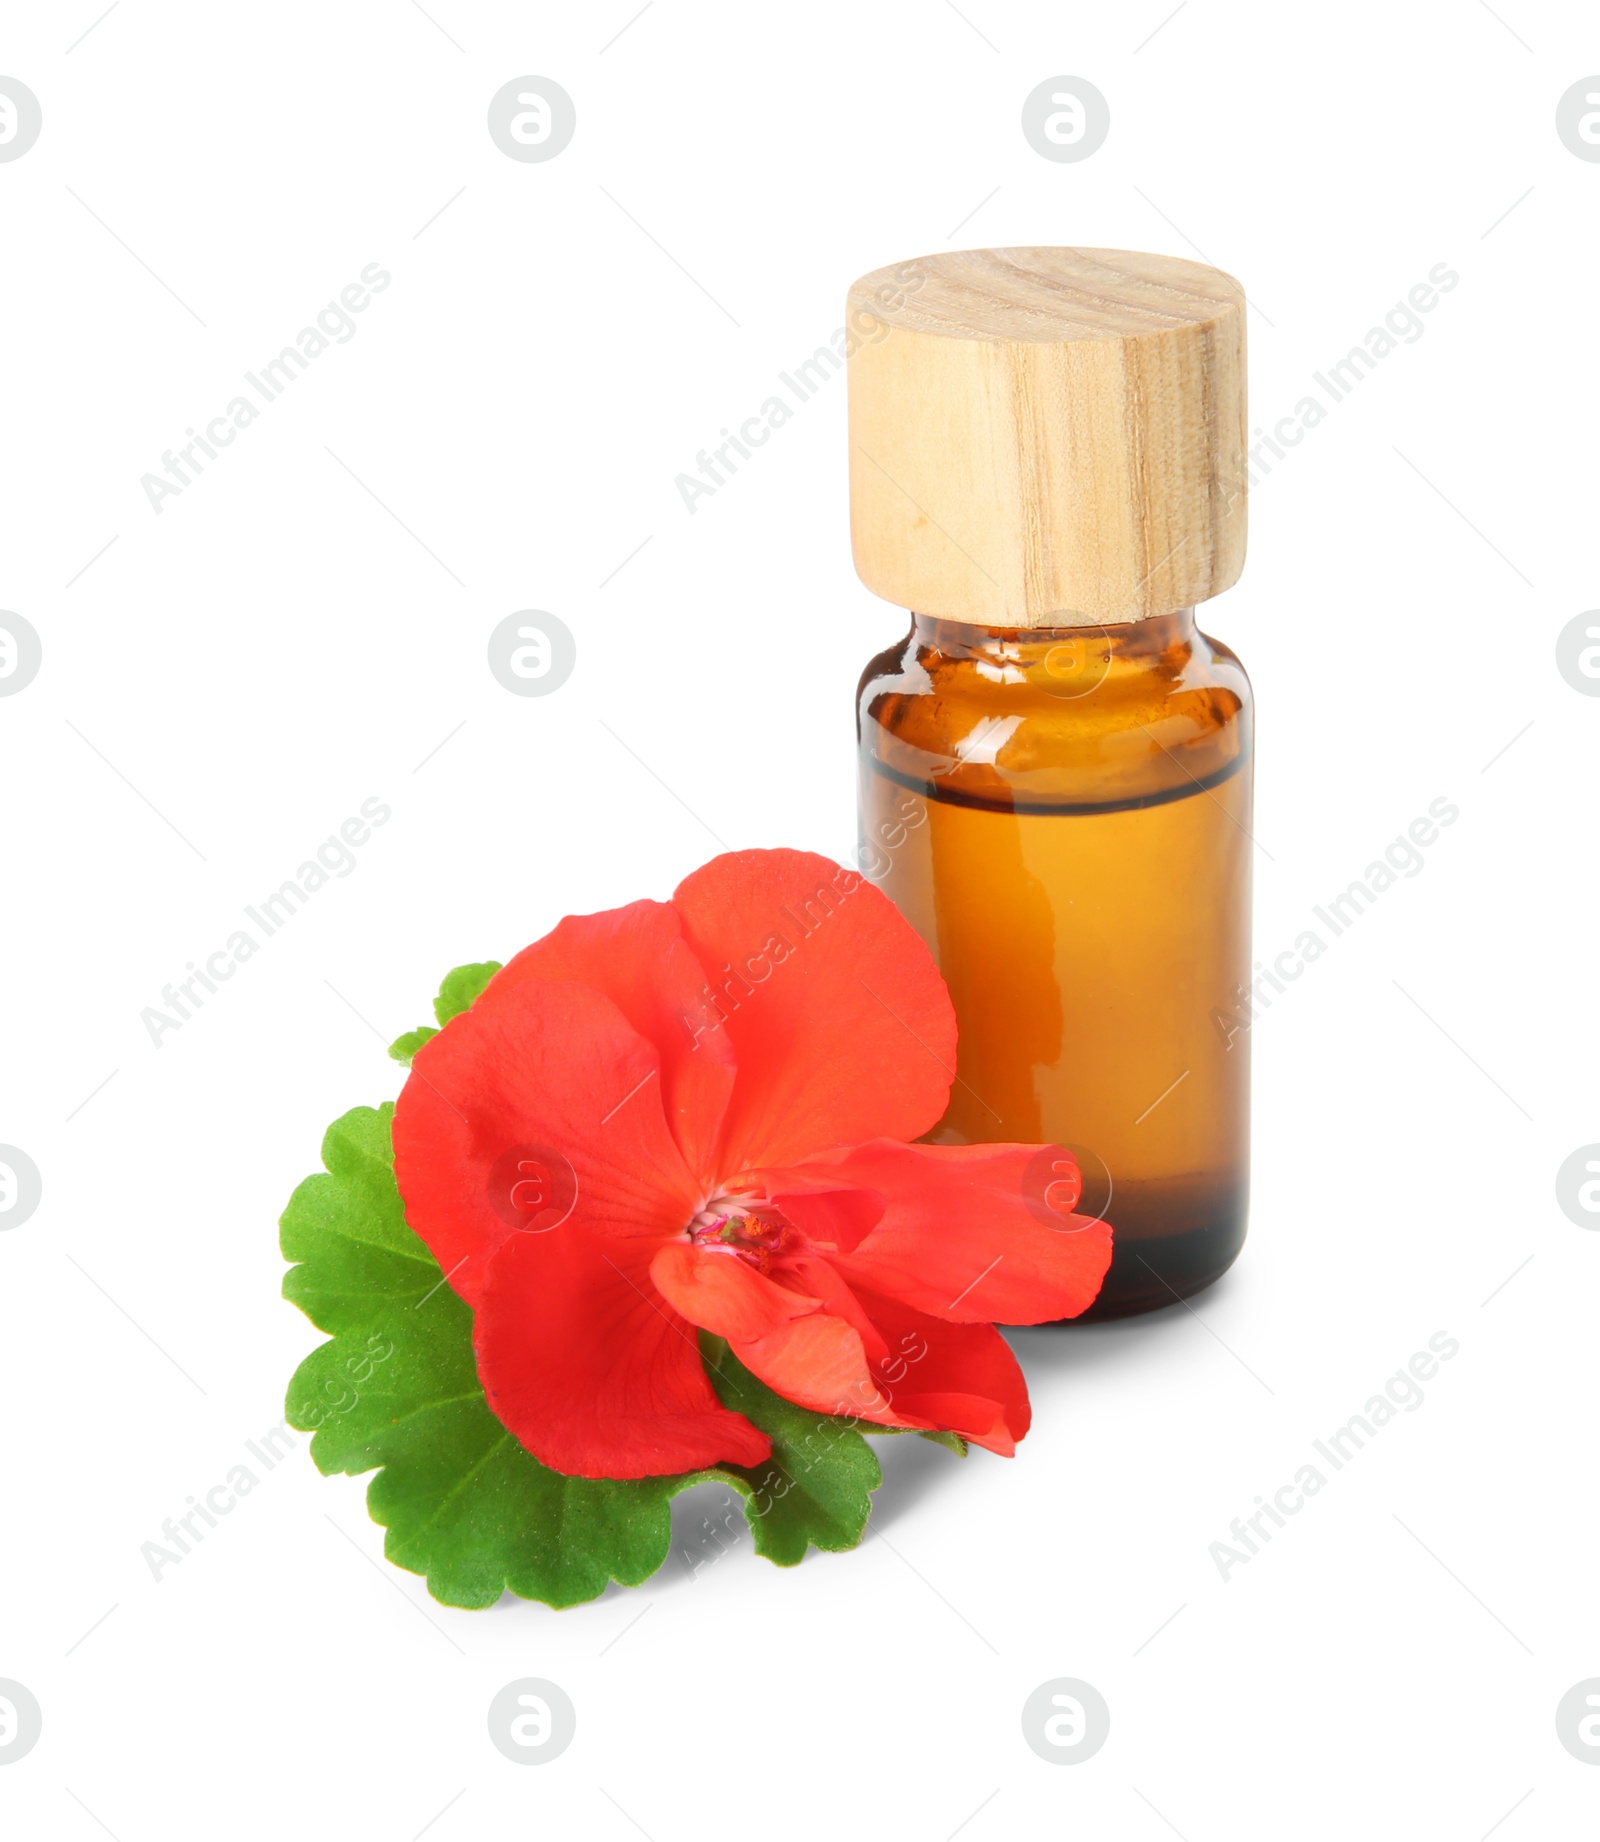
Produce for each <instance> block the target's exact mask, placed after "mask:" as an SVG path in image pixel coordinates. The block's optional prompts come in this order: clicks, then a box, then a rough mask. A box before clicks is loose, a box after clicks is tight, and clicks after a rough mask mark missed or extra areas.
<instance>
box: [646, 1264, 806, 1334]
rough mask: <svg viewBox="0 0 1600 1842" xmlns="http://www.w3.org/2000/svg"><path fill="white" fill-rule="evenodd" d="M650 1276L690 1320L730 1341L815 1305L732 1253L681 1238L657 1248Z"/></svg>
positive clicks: (770, 1327)
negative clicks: (694, 1243) (689, 1242)
mask: <svg viewBox="0 0 1600 1842" xmlns="http://www.w3.org/2000/svg"><path fill="white" fill-rule="evenodd" d="M650 1277H651V1279H652V1280H654V1282H655V1285H656V1289H657V1290H658V1291H659V1292H660V1293H661V1294H662V1296H663V1297H664V1298H665V1299H666V1301H667V1303H668V1304H669V1305H671V1306H673V1307H674V1309H676V1310H677V1311H679V1312H681V1313H682V1315H683V1316H684V1317H686V1318H687V1319H688V1320H689V1322H690V1323H691V1324H698V1325H699V1326H700V1328H701V1329H702V1330H709V1331H713V1332H714V1333H715V1334H716V1335H717V1336H719V1337H727V1338H728V1339H729V1340H730V1341H732V1340H734V1339H738V1338H750V1337H764V1336H765V1335H766V1334H767V1333H768V1332H769V1331H772V1330H776V1329H777V1328H778V1327H779V1325H781V1324H786V1323H787V1322H788V1321H789V1319H790V1318H798V1317H804V1316H805V1315H806V1314H807V1313H808V1312H811V1311H815V1310H816V1308H817V1301H816V1299H814V1298H807V1297H806V1296H805V1295H804V1294H803V1293H801V1292H792V1291H790V1290H789V1289H788V1288H787V1287H786V1286H780V1285H776V1284H774V1283H773V1281H772V1280H770V1279H767V1278H764V1277H763V1276H762V1275H761V1274H760V1273H758V1272H757V1271H756V1270H755V1268H754V1267H753V1266H751V1265H749V1264H748V1262H746V1261H744V1260H741V1259H740V1258H739V1256H738V1255H737V1254H735V1253H713V1252H710V1251H707V1250H703V1249H701V1248H698V1247H691V1246H689V1244H688V1243H687V1242H685V1241H673V1242H669V1243H668V1244H667V1245H666V1246H665V1247H663V1248H660V1249H659V1250H658V1251H657V1253H656V1256H655V1258H654V1259H653V1260H652V1261H651V1262H650Z"/></svg>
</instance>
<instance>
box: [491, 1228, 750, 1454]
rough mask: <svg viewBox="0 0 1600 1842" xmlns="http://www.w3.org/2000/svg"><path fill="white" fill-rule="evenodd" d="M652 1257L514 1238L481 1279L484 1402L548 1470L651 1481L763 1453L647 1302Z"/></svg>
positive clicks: (619, 1243) (634, 1247)
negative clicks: (674, 1473) (487, 1403)
mask: <svg viewBox="0 0 1600 1842" xmlns="http://www.w3.org/2000/svg"><path fill="white" fill-rule="evenodd" d="M654 1252H655V1249H654V1247H653V1246H652V1245H651V1243H650V1242H648V1241H644V1240H639V1239H632V1240H629V1239H623V1238H620V1237H618V1238H614V1239H608V1238H603V1237H601V1236H599V1235H593V1234H588V1233H585V1232H583V1231H582V1230H575V1229H574V1228H573V1225H572V1224H571V1223H570V1222H569V1223H567V1224H565V1225H563V1226H562V1227H560V1228H557V1229H553V1230H552V1231H551V1232H550V1233H548V1234H518V1235H513V1236H512V1238H511V1239H510V1240H509V1241H507V1243H506V1244H505V1246H504V1247H503V1248H502V1249H501V1250H500V1252H499V1254H498V1255H497V1256H496V1258H495V1260H494V1263H493V1265H492V1266H491V1267H490V1269H489V1277H488V1283H487V1285H486V1286H485V1288H484V1298H483V1303H482V1305H481V1306H480V1308H479V1311H478V1317H477V1327H476V1335H475V1339H474V1341H475V1343H476V1345H477V1351H478V1373H479V1374H480V1375H481V1376H482V1378H483V1386H484V1391H485V1393H486V1394H487V1395H488V1398H489V1405H490V1407H491V1408H492V1409H493V1410H494V1412H495V1413H496V1414H497V1415H498V1416H499V1418H500V1419H501V1420H502V1421H503V1422H504V1423H505V1425H506V1427H507V1428H508V1429H509V1430H510V1431H511V1432H512V1433H513V1434H514V1435H515V1436H516V1437H517V1438H518V1439H519V1440H520V1441H521V1442H522V1444H523V1445H525V1446H526V1447H527V1448H528V1450H529V1451H530V1452H532V1453H533V1455H534V1457H535V1458H537V1459H539V1460H540V1462H541V1463H543V1464H546V1465H549V1466H551V1467H552V1468H553V1469H555V1470H557V1471H564V1472H566V1473H567V1474H568V1475H570V1476H574V1477H656V1476H661V1475H667V1474H671V1473H673V1472H678V1471H695V1470H698V1469H700V1468H701V1467H702V1466H705V1465H712V1464H716V1463H718V1462H720V1461H722V1460H726V1461H727V1462H729V1463H730V1464H736V1465H754V1464H759V1463H760V1462H761V1460H762V1459H764V1458H766V1457H767V1456H768V1455H769V1453H770V1452H771V1450H772V1442H771V1441H770V1440H769V1439H768V1438H767V1436H766V1434H765V1433H763V1432H759V1431H758V1430H757V1429H756V1428H755V1427H753V1426H752V1425H751V1424H750V1422H749V1421H748V1420H746V1419H745V1418H744V1416H743V1415H742V1414H736V1413H729V1412H728V1410H727V1409H726V1408H725V1407H723V1406H721V1405H720V1404H719V1403H718V1401H717V1398H716V1396H715V1394H713V1393H712V1390H711V1384H710V1382H709V1381H708V1380H707V1379H706V1373H705V1369H704V1367H703V1365H702V1363H701V1360H700V1350H699V1346H698V1343H697V1341H696V1338H695V1333H694V1329H693V1327H692V1326H691V1325H688V1324H685V1323H684V1321H683V1319H682V1318H681V1317H679V1315H678V1314H677V1312H675V1311H674V1310H673V1309H672V1308H671V1306H669V1305H668V1304H666V1303H665V1301H664V1300H662V1299H660V1298H658V1297H656V1296H655V1293H654V1288H653V1287H652V1286H651V1283H650V1260H651V1256H652V1254H653V1253H654Z"/></svg>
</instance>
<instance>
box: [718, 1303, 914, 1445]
mask: <svg viewBox="0 0 1600 1842" xmlns="http://www.w3.org/2000/svg"><path fill="white" fill-rule="evenodd" d="M728 1347H729V1349H731V1350H732V1351H733V1353H734V1355H735V1356H737V1357H738V1358H739V1360H740V1362H742V1363H743V1364H744V1366H745V1367H746V1368H747V1369H748V1370H749V1371H750V1373H751V1374H752V1375H754V1376H755V1377H756V1379H757V1380H758V1381H764V1382H765V1383H766V1384H767V1386H768V1387H769V1388H771V1389H772V1390H773V1391H774V1392H775V1393H777V1394H781V1395H783V1396H784V1398H785V1399H786V1400H790V1401H793V1402H794V1403H795V1404H796V1406H799V1407H809V1408H810V1409H811V1410H812V1411H813V1412H814V1413H820V1414H842V1415H845V1416H846V1417H848V1418H851V1419H857V1420H869V1421H873V1422H875V1423H878V1424H880V1425H894V1424H896V1422H895V1420H894V1416H893V1413H892V1411H891V1409H890V1406H889V1398H888V1396H887V1395H886V1394H885V1393H884V1391H883V1390H882V1389H881V1388H880V1387H879V1386H878V1384H877V1383H876V1382H875V1381H874V1380H873V1378H872V1372H871V1369H870V1367H869V1365H868V1362H867V1358H866V1353H865V1351H864V1350H863V1349H862V1346H861V1337H860V1333H859V1332H857V1331H856V1330H854V1329H852V1328H851V1326H850V1325H848V1324H847V1323H846V1322H845V1321H844V1319H843V1318H837V1317H835V1316H834V1315H833V1314H832V1313H831V1312H827V1311H816V1312H813V1313H812V1314H811V1315H810V1316H809V1317H803V1318H793V1319H791V1320H790V1321H789V1322H788V1323H787V1324H784V1325H781V1326H780V1327H779V1328H778V1329H776V1330H774V1331H771V1332H769V1333H768V1335H766V1336H764V1337H757V1338H753V1339H751V1340H750V1341H748V1342H741V1343H732V1342H730V1343H729V1345H728Z"/></svg>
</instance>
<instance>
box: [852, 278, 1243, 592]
mask: <svg viewBox="0 0 1600 1842" xmlns="http://www.w3.org/2000/svg"><path fill="white" fill-rule="evenodd" d="M847 325H848V328H849V332H850V358H849V375H850V522H851V537H852V542H853V545H854V550H855V561H856V570H857V573H858V574H859V575H860V577H861V579H862V581H863V582H865V583H866V585H867V587H868V588H870V589H871V590H872V591H873V592H874V593H875V594H878V595H882V596H883V597H884V598H885V599H886V600H888V601H893V602H897V603H898V604H899V605H900V606H901V607H906V608H911V609H914V610H915V611H916V612H917V613H920V614H932V615H938V616H941V617H943V618H945V619H949V620H965V621H972V622H978V623H982V624H985V625H990V626H1011V627H1057V626H1059V627H1070V626H1086V625H1092V624H1096V623H1102V622H1103V623H1106V624H1110V623H1112V622H1121V621H1129V620H1139V619H1142V618H1144V617H1145V616H1147V615H1151V614H1169V613H1171V612H1172V611H1173V610H1174V609H1176V608H1181V607H1190V606H1193V605H1194V604H1195V603H1196V602H1200V601H1205V600H1207V599H1209V598H1210V597H1211V596H1213V595H1218V594H1221V592H1222V591H1223V590H1224V589H1226V588H1229V587H1231V586H1232V584H1233V583H1234V582H1236V581H1237V580H1238V577H1239V572H1240V570H1241V569H1242V568H1243V566H1244V551H1245V490H1244V479H1245V472H1244V468H1245V451H1246V418H1245V326H1244V293H1243V290H1242V289H1241V288H1240V286H1239V284H1238V283H1237V282H1236V281H1235V280H1234V279H1233V278H1232V277H1231V276H1229V275H1224V274H1223V273H1222V272H1221V271H1220V270H1219V269H1212V268H1207V267H1206V266H1204V265H1203V264H1201V263H1197V262H1185V261H1182V260H1180V259H1179V258H1177V257H1173V256H1153V255H1141V254H1138V253H1135V252H1132V251H1127V250H1103V249H989V250H961V251H955V252H952V253H949V254H945V255H936V256H924V257H919V258H916V259H914V260H912V261H909V262H903V263H896V264H894V265H893V266H891V267H889V268H886V269H878V270H875V271H874V272H873V273H872V274H870V275H864V276H862V278H861V279H860V280H859V281H857V282H856V283H855V284H854V285H853V286H852V288H851V289H850V293H849V301H848V318H847Z"/></svg>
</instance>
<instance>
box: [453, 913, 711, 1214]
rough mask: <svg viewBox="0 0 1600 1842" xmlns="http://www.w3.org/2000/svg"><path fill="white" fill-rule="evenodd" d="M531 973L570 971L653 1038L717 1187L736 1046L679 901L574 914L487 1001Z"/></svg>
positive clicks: (664, 1075) (564, 974)
mask: <svg viewBox="0 0 1600 1842" xmlns="http://www.w3.org/2000/svg"><path fill="white" fill-rule="evenodd" d="M526 979H546V980H570V981H571V982H573V983H574V984H578V985H588V986H590V987H591V988H592V989H593V990H595V991H599V992H603V993H604V994H605V996H606V997H608V998H609V999H610V1000H611V1002H612V1003H613V1004H615V1005H616V1007H617V1009H618V1010H619V1011H621V1012H622V1014H623V1016H624V1017H625V1018H626V1019H627V1020H628V1022H629V1023H630V1024H631V1025H632V1026H633V1028H634V1029H635V1030H637V1031H638V1033H639V1034H640V1035H641V1036H642V1037H643V1038H644V1039H645V1041H646V1042H648V1043H649V1044H651V1046H652V1047H653V1048H654V1049H655V1051H656V1053H657V1055H658V1056H659V1057H660V1058H661V1090H662V1102H663V1105H664V1106H665V1109H666V1115H667V1123H668V1125H669V1126H671V1128H672V1131H673V1135H674V1137H675V1138H676V1139H677V1141H678V1144H679V1146H680V1147H681V1149H682V1151H683V1155H684V1158H685V1160H686V1162H687V1163H688V1165H689V1168H690V1169H691V1170H692V1171H694V1173H695V1174H696V1176H698V1177H699V1178H700V1179H701V1181H702V1183H703V1184H705V1185H707V1186H709V1185H710V1182H711V1177H712V1171H711V1167H710V1158H711V1153H712V1151H713V1150H714V1148H715V1146H716V1141H717V1133H718V1129H719V1128H720V1126H721V1124H722V1115H723V1112H724V1111H725V1109H726V1107H727V1104H728V1095H729V1093H730V1092H731V1091H732V1089H733V1048H732V1045H731V1044H730V1042H729V1041H728V1033H727V1031H726V1030H724V1029H723V1028H722V1026H721V1024H720V1022H719V1021H718V1020H717V1017H716V1013H715V1012H714V1011H712V1010H711V1008H710V1003H709V998H710V994H709V993H708V991H707V989H706V975H705V970H704V968H703V967H702V966H701V964H700V961H699V960H698V959H697V958H696V957H695V955H694V954H693V953H692V952H691V951H690V949H689V947H688V945H687V943H686V942H685V940H684V938H683V928H682V926H681V924H680V923H679V920H678V911H677V910H676V909H675V908H674V907H673V906H672V905H671V903H669V902H630V903H629V904H628V906H627V907H626V908H612V909H608V910H606V911H605V912H604V913H603V914H598V915H569V916H568V917H567V918H566V920H565V921H562V922H561V923H560V924H559V925H558V926H557V927H556V928H554V929H553V930H552V931H551V932H550V933H548V934H546V935H545V937H544V939H543V940H536V941H535V942H534V943H533V945H532V946H531V947H524V948H523V949H522V951H521V952H520V953H519V954H517V956H516V958H515V959H513V960H511V961H510V962H509V963H508V964H507V965H506V966H504V967H502V968H501V970H500V971H499V972H498V973H496V974H495V976H494V978H493V979H492V980H491V981H490V984H489V987H488V989H487V991H485V992H484V994H483V996H482V997H481V998H479V1000H478V1003H479V1005H482V1004H485V1003H487V1002H493V1001H495V1000H496V999H498V998H499V997H500V996H502V995H503V994H504V993H505V992H507V991H509V990H511V989H512V988H513V987H514V986H517V985H520V984H521V983H522V982H523V981H524V980H526Z"/></svg>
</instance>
